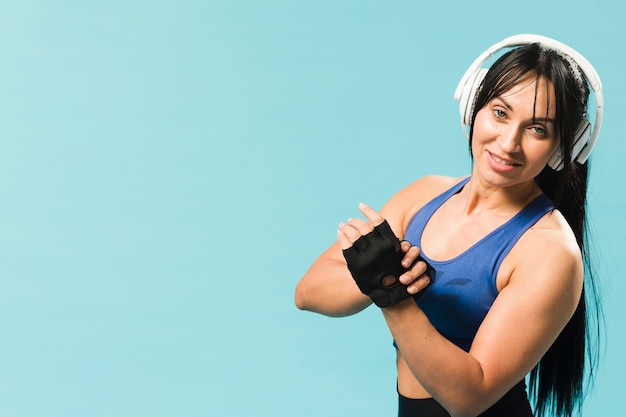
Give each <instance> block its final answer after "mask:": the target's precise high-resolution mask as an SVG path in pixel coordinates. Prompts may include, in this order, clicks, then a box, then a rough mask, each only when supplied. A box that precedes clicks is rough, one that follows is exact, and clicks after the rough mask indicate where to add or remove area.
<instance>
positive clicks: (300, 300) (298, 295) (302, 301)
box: [294, 284, 307, 310]
mask: <svg viewBox="0 0 626 417" xmlns="http://www.w3.org/2000/svg"><path fill="white" fill-rule="evenodd" d="M305 293H306V292H305V291H304V289H303V288H302V285H301V284H298V285H297V286H296V291H295V294H294V302H295V304H296V307H297V308H298V309H299V310H307V302H306V294H305Z"/></svg>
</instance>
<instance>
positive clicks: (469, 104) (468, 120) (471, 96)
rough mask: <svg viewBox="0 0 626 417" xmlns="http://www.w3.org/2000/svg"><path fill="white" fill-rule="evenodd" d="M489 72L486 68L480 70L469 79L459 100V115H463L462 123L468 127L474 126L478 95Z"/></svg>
mask: <svg viewBox="0 0 626 417" xmlns="http://www.w3.org/2000/svg"><path fill="white" fill-rule="evenodd" d="M487 72H488V70H487V69H486V68H479V69H478V70H477V71H476V72H475V73H473V74H472V75H471V76H470V77H469V78H468V79H467V83H466V84H465V86H464V88H463V91H462V92H461V97H460V99H459V113H460V115H461V121H462V122H463V124H465V125H466V126H470V125H471V124H472V113H473V111H474V100H476V93H477V92H478V89H479V88H480V86H481V84H482V82H483V80H484V79H485V75H487Z"/></svg>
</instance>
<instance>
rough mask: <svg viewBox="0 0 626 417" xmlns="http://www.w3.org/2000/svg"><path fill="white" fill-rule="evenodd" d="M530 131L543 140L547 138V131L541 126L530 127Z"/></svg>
mask: <svg viewBox="0 0 626 417" xmlns="http://www.w3.org/2000/svg"><path fill="white" fill-rule="evenodd" d="M530 130H531V131H532V132H533V134H534V135H535V136H537V137H540V138H545V137H546V136H548V131H547V130H546V128H545V127H543V126H531V127H530Z"/></svg>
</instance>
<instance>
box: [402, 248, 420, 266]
mask: <svg viewBox="0 0 626 417" xmlns="http://www.w3.org/2000/svg"><path fill="white" fill-rule="evenodd" d="M403 251H404V248H403ZM419 256H420V250H419V248H418V247H417V246H410V247H409V248H408V250H406V251H405V254H404V257H403V258H402V266H403V267H405V268H409V267H410V266H411V265H413V263H414V262H415V261H416V260H417V259H418V258H419Z"/></svg>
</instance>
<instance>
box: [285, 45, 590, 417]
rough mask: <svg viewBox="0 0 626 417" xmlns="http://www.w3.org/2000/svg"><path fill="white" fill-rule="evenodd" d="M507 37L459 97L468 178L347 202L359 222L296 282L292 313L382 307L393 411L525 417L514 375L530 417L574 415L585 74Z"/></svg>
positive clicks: (580, 317) (578, 374) (579, 350)
mask: <svg viewBox="0 0 626 417" xmlns="http://www.w3.org/2000/svg"><path fill="white" fill-rule="evenodd" d="M536 40H537V41H539V42H535V41H536ZM520 43H521V44H523V46H521V47H517V48H515V49H513V50H511V51H510V52H508V53H506V54H505V55H503V56H502V57H501V58H499V59H498V60H497V61H496V62H495V63H494V64H493V65H492V66H491V68H490V69H489V71H488V72H486V71H484V70H483V72H482V73H480V74H478V76H477V80H474V82H477V83H478V84H477V86H478V88H474V90H475V91H470V92H469V93H468V94H465V95H469V98H468V100H469V102H468V103H467V104H466V105H469V106H470V107H469V109H465V110H464V109H463V108H462V113H466V123H467V124H469V125H470V127H471V129H470V134H469V139H470V148H471V154H472V157H473V167H472V172H471V176H470V177H467V178H460V179H458V178H448V177H441V176H429V177H425V178H422V179H420V180H417V181H416V182H414V183H413V184H411V185H409V186H408V187H406V188H405V189H403V190H401V191H400V192H398V193H397V194H396V195H394V196H393V197H392V198H391V199H390V200H389V201H388V203H387V204H386V205H385V206H384V207H383V208H382V209H381V211H380V212H376V211H375V210H373V209H372V208H370V207H368V206H366V205H364V204H360V205H359V209H360V211H361V212H362V213H363V215H364V216H365V217H366V218H367V221H364V220H360V219H356V218H354V219H350V220H348V221H347V222H346V223H341V224H340V226H339V231H338V239H337V242H336V243H335V244H333V245H332V246H331V247H330V248H328V249H327V250H326V251H325V252H324V253H323V254H322V255H321V256H320V257H319V258H318V259H317V260H316V261H315V262H314V263H313V265H312V266H311V268H310V269H309V270H308V271H307V273H306V274H305V275H304V277H303V278H302V279H301V281H300V282H299V283H298V286H297V288H296V305H297V306H298V307H299V308H300V309H304V310H310V311H315V312H318V313H321V314H325V315H328V316H345V315H350V314H355V313H357V312H359V311H361V310H363V309H364V308H366V307H367V306H368V305H370V304H371V303H372V300H373V301H374V302H375V303H376V304H377V305H378V306H379V307H381V311H382V313H383V316H384V318H385V320H386V323H387V325H388V327H389V329H390V331H391V333H392V335H393V338H394V342H395V343H394V344H395V346H396V352H397V371H398V386H397V388H398V394H399V416H402V417H403V416H448V415H451V416H478V415H482V416H532V415H533V413H532V410H531V407H530V403H529V400H528V396H527V394H526V387H525V383H524V380H525V377H526V375H528V374H529V373H530V381H531V390H532V391H533V393H534V394H535V397H536V400H537V403H536V405H535V412H536V413H537V414H538V415H542V414H546V413H548V412H549V411H551V412H553V413H555V414H557V415H568V416H569V415H571V414H572V412H573V411H575V409H576V408H577V407H579V405H580V400H581V396H582V380H583V371H584V363H585V341H586V336H587V333H586V317H587V314H586V309H585V306H586V304H585V294H584V289H588V288H589V285H583V283H584V282H585V275H587V276H588V278H589V277H590V274H589V273H588V272H589V269H588V265H587V262H586V256H583V255H584V254H585V253H586V251H585V245H584V243H585V234H584V228H585V209H584V208H585V196H586V187H587V184H586V178H587V171H588V166H587V163H586V157H587V155H588V153H589V151H590V147H592V146H593V142H594V141H595V136H597V132H598V129H599V123H600V119H601V113H600V114H598V116H597V118H596V121H595V122H596V126H595V130H594V134H593V135H592V137H590V136H589V135H588V134H581V133H580V131H583V130H584V131H587V133H588V131H589V129H590V127H589V123H588V122H587V121H586V118H585V116H586V113H587V101H588V96H589V89H588V86H587V82H586V81H585V78H589V77H588V76H587V77H585V75H588V74H586V73H583V72H582V71H581V69H580V66H579V65H580V60H581V57H580V56H578V55H576V54H577V53H575V51H572V50H570V49H567V47H565V46H564V45H562V44H559V43H557V42H556V41H552V40H550V39H547V38H542V37H533V36H530V38H529V40H528V41H527V42H526V41H522V42H519V43H517V44H520ZM514 44H515V42H514ZM504 45H505V46H507V43H506V42H505V44H504ZM554 45H556V46H557V47H554ZM498 49H500V47H499V48H498ZM564 50H565V51H566V52H567V53H564V52H563V51H564ZM489 54H491V52H489ZM572 55H573V56H572ZM574 58H578V61H574ZM582 59H583V60H584V58H582ZM587 64H588V63H586V61H585V66H587ZM485 72H486V74H485ZM464 78H465V77H464ZM590 81H593V82H595V80H590ZM597 84H598V85H599V80H597ZM476 91H477V92H476ZM596 95H597V96H598V95H599V97H596V100H597V102H598V108H599V109H600V108H601V93H599V92H598V91H596ZM462 107H463V105H462ZM584 145H587V146H586V147H585V146H584ZM581 148H583V150H581ZM585 152H586V154H585ZM581 155H582V156H581ZM394 235H395V236H394ZM385 245H386V246H385ZM398 281H399V283H398Z"/></svg>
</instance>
